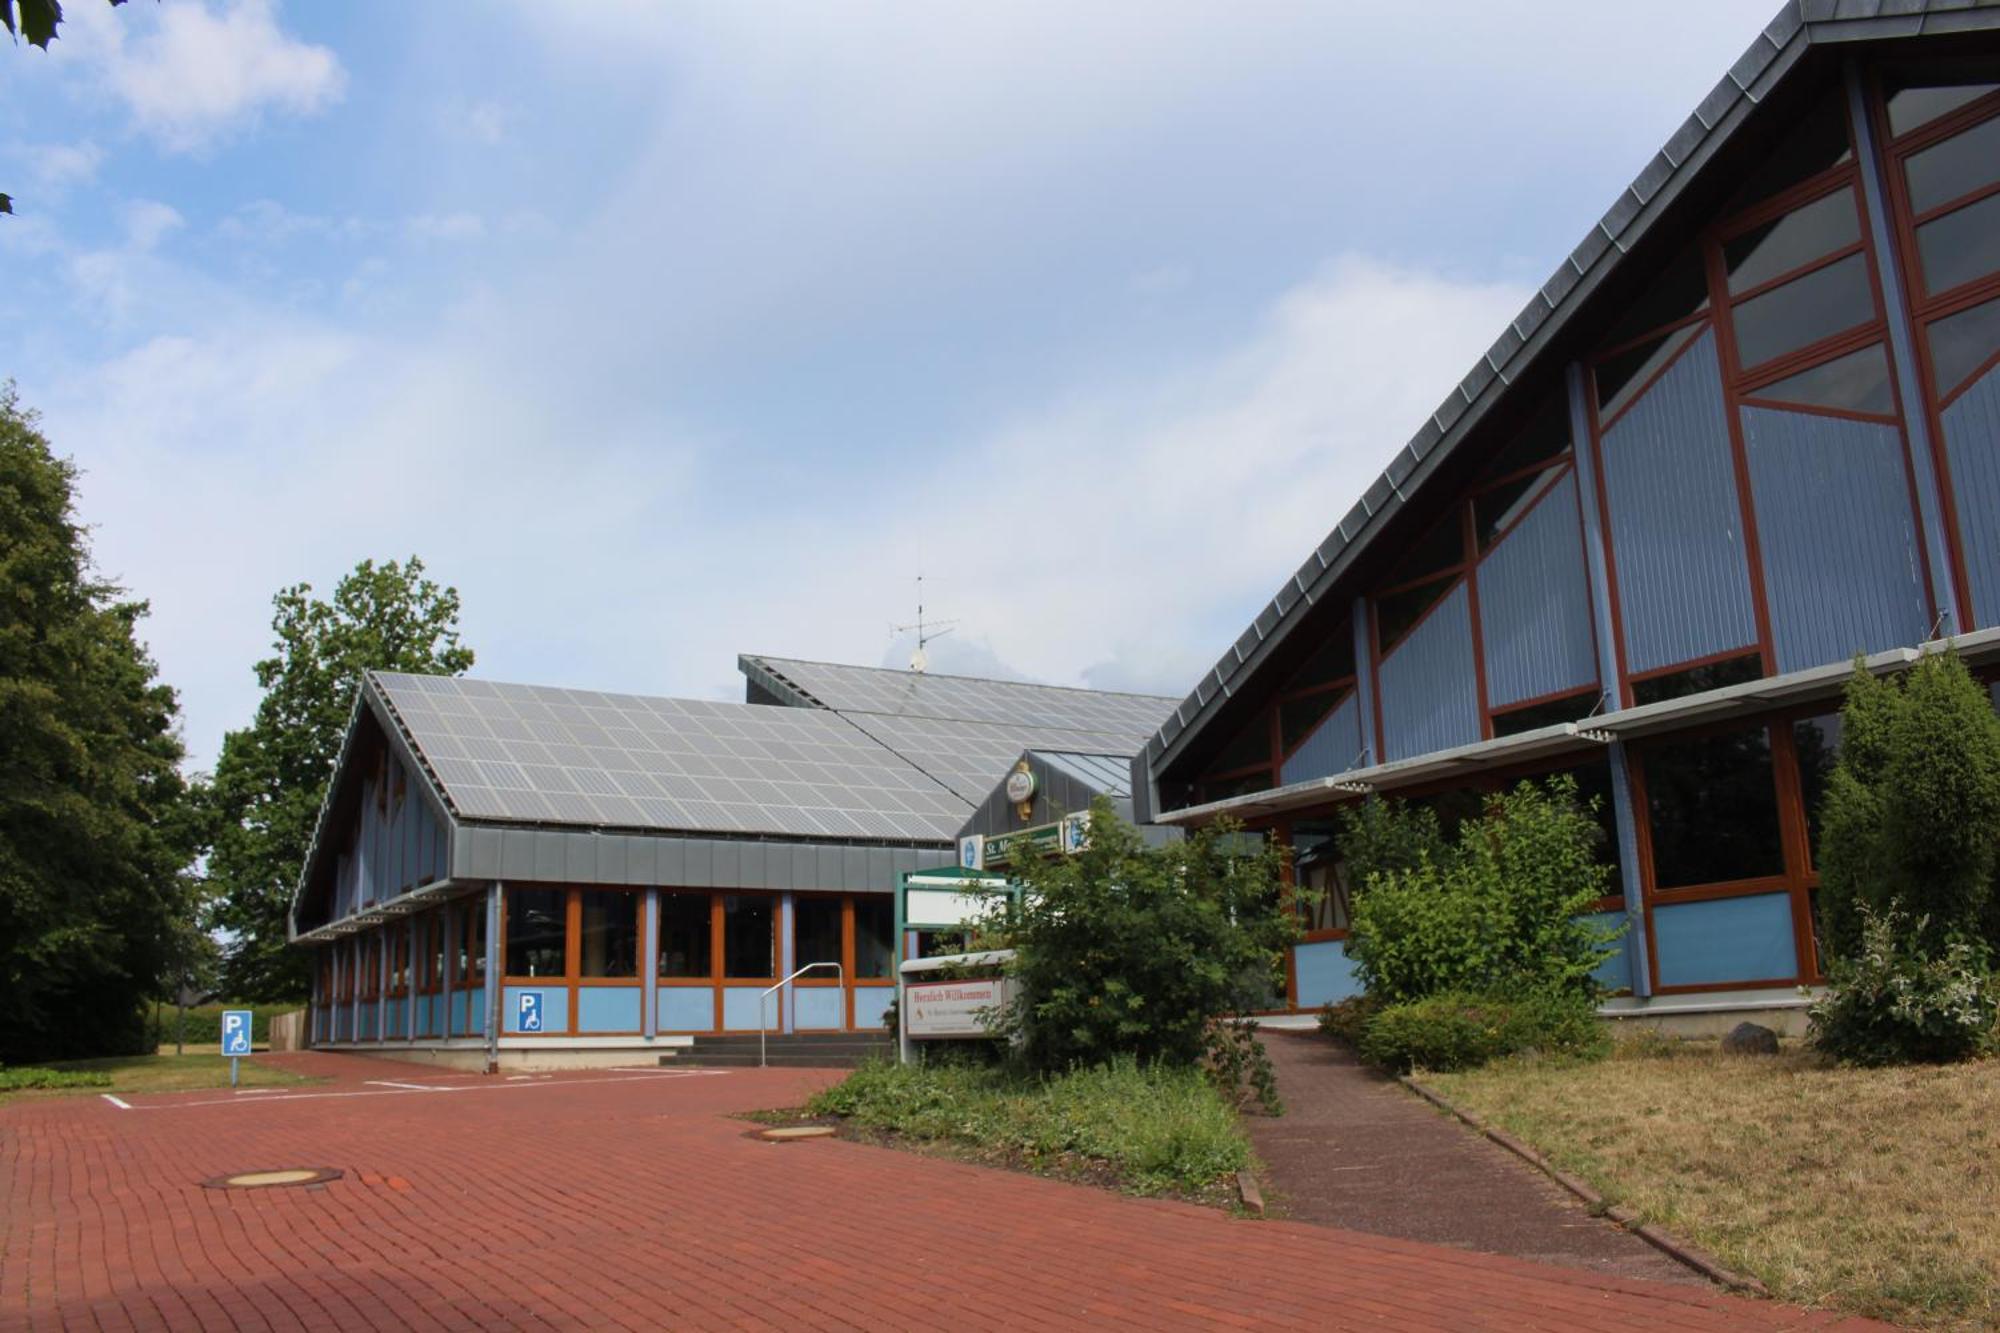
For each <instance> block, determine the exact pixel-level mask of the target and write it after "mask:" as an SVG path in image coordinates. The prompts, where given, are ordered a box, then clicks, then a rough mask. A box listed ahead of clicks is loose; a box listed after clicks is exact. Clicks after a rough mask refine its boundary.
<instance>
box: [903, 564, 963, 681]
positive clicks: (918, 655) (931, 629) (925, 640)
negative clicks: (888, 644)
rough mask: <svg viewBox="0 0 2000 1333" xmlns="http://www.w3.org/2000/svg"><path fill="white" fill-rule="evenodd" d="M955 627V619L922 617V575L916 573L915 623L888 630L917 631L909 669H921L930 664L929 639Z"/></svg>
mask: <svg viewBox="0 0 2000 1333" xmlns="http://www.w3.org/2000/svg"><path fill="white" fill-rule="evenodd" d="M957 628H958V622H957V621H956V620H932V621H926V620H925V619H924V576H923V575H922V574H919V575H917V623H916V624H914V625H896V626H893V627H891V629H890V631H889V632H890V633H891V634H908V633H909V632H910V631H911V630H915V631H916V632H917V650H916V651H915V652H913V653H911V654H910V670H912V671H923V670H925V669H927V668H928V667H929V666H930V664H931V656H930V654H929V653H928V652H926V651H925V649H926V648H927V647H928V646H929V644H930V641H931V640H932V639H942V638H943V637H944V636H945V635H947V634H949V633H951V632H952V631H953V630H955V629H957Z"/></svg>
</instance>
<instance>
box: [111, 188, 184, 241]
mask: <svg viewBox="0 0 2000 1333" xmlns="http://www.w3.org/2000/svg"><path fill="white" fill-rule="evenodd" d="M186 222H187V220H186V219H185V218H183V217H182V216H181V215H180V210H179V209H177V208H174V207H173V206H172V205H171V204H163V203H161V202H160V201H159V200H157V199H135V200H133V201H132V202H131V203H129V204H127V205H125V243H126V244H127V245H128V246H130V247H131V248H132V249H134V250H141V251H144V250H151V249H152V248H154V247H155V246H157V245H158V244H159V243H160V238H161V237H163V236H165V235H166V234H167V233H168V232H170V231H175V230H178V229H179V228H181V227H183V226H185V225H186Z"/></svg>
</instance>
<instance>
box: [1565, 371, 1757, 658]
mask: <svg viewBox="0 0 2000 1333" xmlns="http://www.w3.org/2000/svg"><path fill="white" fill-rule="evenodd" d="M1602 446H1603V459H1604V493H1605V498H1606V500H1607V502H1608V506H1609V509H1610V513H1611V531H1610V534H1609V535H1610V538H1611V554H1612V559H1613V561H1614V563H1615V564H1616V566H1617V571H1618V572H1617V579H1618V595H1619V608H1620V613H1621V619H1622V621H1623V623H1624V627H1625V661H1626V669H1627V670H1630V671H1635V672H1637V671H1647V670H1650V669H1652V668H1654V667H1663V666H1671V665H1673V664H1675V663H1677V662H1685V661H1688V660H1690V659H1691V658H1696V657H1703V656H1706V655H1708V654H1710V653H1717V652H1721V651H1723V650H1724V649H1727V648H1740V647H1743V646H1745V645H1748V644H1754V643H1755V642H1756V641H1757V619H1756V614H1755V612H1754V611H1753V609H1752V606H1751V600H1750V572H1749V566H1748V564H1746V563H1745V562H1746V559H1747V557H1746V555H1745V546H1744V538H1743V510H1742V506H1741V505H1740V504H1739V503H1738V500H1737V494H1736V479H1735V465H1734V463H1733V461H1732V454H1731V450H1730V444H1729V416H1728V410H1727V408H1725V407H1724V405H1723V401H1722V376H1721V372H1720V371H1719V370H1718V369H1717V367H1716V360H1715V335H1714V334H1713V333H1704V334H1703V335H1702V336H1701V337H1700V338H1698V339H1697V340H1696V341H1695V343H1694V345H1693V346H1691V347H1690V348H1689V349H1688V350H1687V351H1686V352H1684V353H1683V354H1682V355H1681V358H1680V360H1679V361H1677V362H1675V363H1674V365H1673V367H1672V369H1670V370H1668V371H1667V373H1666V374H1665V375H1662V376H1661V377H1660V380H1659V382H1658V383H1657V384H1655V385H1654V386H1653V387H1652V388H1651V389H1648V390H1647V391H1646V393H1645V394H1644V395H1643V396H1642V397H1641V398H1640V399H1639V400H1638V401H1637V402H1636V403H1634V404H1633V405H1632V407H1631V408H1630V409H1629V410H1628V411H1627V412H1626V413H1625V415H1624V416H1622V417H1620V418H1619V419H1618V421H1617V422H1616V424H1614V425H1613V426H1612V428H1611V429H1610V430H1609V431H1608V432H1606V434H1605V436H1604V439H1603V441H1602Z"/></svg>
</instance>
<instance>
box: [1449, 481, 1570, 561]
mask: <svg viewBox="0 0 2000 1333" xmlns="http://www.w3.org/2000/svg"><path fill="white" fill-rule="evenodd" d="M1564 475H1565V474H1564V473H1563V472H1562V471H1561V470H1559V469H1556V468H1550V469H1547V470H1545V471H1542V472H1535V473H1530V474H1529V475H1528V476H1525V477H1517V478H1515V479H1514V480H1513V481H1508V482H1502V483H1501V484H1500V485H1498V486H1495V487H1494V488H1493V489H1492V490H1489V491H1484V492H1482V493H1480V494H1479V495H1476V496H1474V497H1473V500H1472V530H1473V535H1474V536H1475V537H1476V538H1477V539H1478V544H1479V551H1480V554H1482V555H1483V554H1485V553H1486V552H1487V551H1489V550H1491V549H1492V548H1493V544H1494V543H1495V542H1497V541H1499V540H1500V538H1501V537H1502V536H1504V535H1505V534H1506V532H1507V530H1508V529H1510V528H1512V527H1513V526H1514V524H1515V523H1516V522H1518V521H1519V520H1520V518H1521V516H1522V515H1524V514H1526V513H1527V512H1528V511H1529V510H1530V509H1532V508H1534V505H1535V502H1536V501H1537V500H1539V499H1541V498H1542V496H1544V495H1545V494H1547V493H1548V491H1549V488H1550V487H1552V486H1554V485H1555V484H1556V482H1558V481H1560V480H1561V479H1562V477H1563V476H1564Z"/></svg>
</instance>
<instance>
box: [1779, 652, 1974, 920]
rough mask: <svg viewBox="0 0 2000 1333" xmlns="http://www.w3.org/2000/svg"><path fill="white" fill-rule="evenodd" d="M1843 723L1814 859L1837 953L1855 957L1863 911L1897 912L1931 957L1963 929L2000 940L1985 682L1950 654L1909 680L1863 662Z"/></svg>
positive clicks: (1925, 663) (1921, 666)
mask: <svg viewBox="0 0 2000 1333" xmlns="http://www.w3.org/2000/svg"><path fill="white" fill-rule="evenodd" d="M1841 724H1842V725H1841V740H1840V761H1839V764H1838V766H1837V767H1836V768H1835V769H1834V772H1833V777H1832V779H1831V780H1830V782H1829V783H1828V786H1827V794H1826V798H1825V802H1824V804H1823V806H1822V809H1821V819H1820V825H1821V832H1820V845H1819V848H1818V856H1817V859H1816V864H1817V865H1818V866H1819V870H1820V910H1821V918H1822V924H1823V927H1824V930H1825V934H1826V943H1827V947H1828V952H1829V953H1830V954H1831V955H1832V956H1833V957H1835V958H1853V957H1855V956H1857V954H1858V952H1859V951H1860V949H1861V946H1862V937H1863V933H1864V932H1863V928H1862V923H1863V920H1864V916H1865V914H1873V915H1874V916H1877V917H1885V916H1886V915H1887V914H1889V913H1891V912H1900V913H1902V914H1903V916H1904V917H1905V918H1906V919H1907V920H1908V921H1909V922H1910V923H1911V924H1912V928H1913V929H1916V930H1917V934H1916V935H1915V936H1914V937H1913V938H1912V940H1911V941H1910V947H1913V948H1915V949H1916V950H1917V952H1918V953H1919V954H1920V955H1922V956H1926V957H1936V956H1939V955H1940V954H1941V953H1942V951H1943V950H1944V949H1945V947H1946V946H1947V945H1948V944H1950V943H1951V942H1952V941H1953V940H1957V939H1966V940H1973V939H1981V938H1983V939H1984V940H1985V943H1986V944H1987V945H1988V946H1989V947H2000V938H1995V937H1994V934H1993V923H1994V912H1993V906H1994V904H1993V893H1994V887H1993V882H1994V873H1995V869H1996V865H2000V717H1996V716H1995V715H1994V711H1993V704H1992V700H1991V699H1990V697H1989V696H1988V694H1987V692H1986V690H1985V688H1984V687H1983V686H1981V685H1980V684H1979V683H1978V682H1977V681H1975V680H1974V679H1973V678H1972V674H1971V673H1970V672H1969V671H1967V670H1966V669H1965V664H1964V663H1963V662H1961V661H1959V660H1958V658H1957V656H1956V655H1955V654H1951V653H1944V654H1938V655H1933V656H1930V657H1926V658H1925V659H1924V660H1922V661H1921V662H1919V663H1917V665H1916V666H1915V667H1913V668H1911V670H1910V671H1909V672H1907V673H1906V674H1905V676H1904V677H1902V678H1901V679H1877V678H1876V677H1874V676H1872V675H1870V674H1868V672H1866V671H1864V670H1861V669H1860V668H1859V667H1857V668H1856V670H1855V672H1854V675H1853V676H1852V677H1851V678H1850V679H1849V681H1848V685H1847V701H1846V705H1845V707H1844V708H1843V709H1842V712H1841ZM1917 923H1921V926H1920V928H1918V924H1917Z"/></svg>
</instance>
